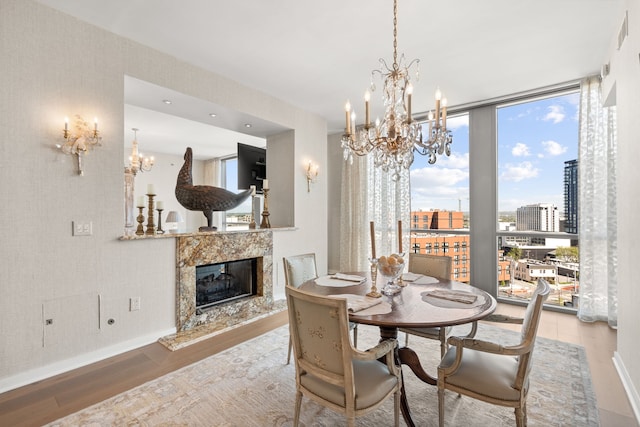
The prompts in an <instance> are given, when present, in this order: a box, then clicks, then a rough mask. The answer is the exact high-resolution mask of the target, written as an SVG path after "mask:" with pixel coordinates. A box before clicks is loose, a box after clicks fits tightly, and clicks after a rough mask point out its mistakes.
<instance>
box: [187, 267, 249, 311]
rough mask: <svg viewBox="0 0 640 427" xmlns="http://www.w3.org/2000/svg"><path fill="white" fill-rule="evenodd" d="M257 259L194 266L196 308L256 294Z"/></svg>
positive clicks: (199, 308)
mask: <svg viewBox="0 0 640 427" xmlns="http://www.w3.org/2000/svg"><path fill="white" fill-rule="evenodd" d="M257 264H258V263H257V259H256V258H251V259H242V260H236V261H227V262H221V263H216V264H207V265H199V266H196V310H197V311H201V310H203V309H205V308H207V307H211V306H214V305H217V304H221V303H224V302H229V301H233V300H237V299H240V298H245V297H250V296H253V295H256V294H257Z"/></svg>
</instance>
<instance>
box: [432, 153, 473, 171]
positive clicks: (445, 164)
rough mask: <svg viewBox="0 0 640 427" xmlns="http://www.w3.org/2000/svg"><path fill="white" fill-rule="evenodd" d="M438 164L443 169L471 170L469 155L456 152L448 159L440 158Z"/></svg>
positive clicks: (445, 157)
mask: <svg viewBox="0 0 640 427" xmlns="http://www.w3.org/2000/svg"><path fill="white" fill-rule="evenodd" d="M436 164H437V165H438V166H440V167H442V168H451V169H469V153H464V154H461V153H456V152H455V151H454V152H452V153H451V155H450V156H448V157H447V156H442V157H438V160H437V161H436ZM431 168H433V166H431Z"/></svg>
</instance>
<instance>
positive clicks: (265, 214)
mask: <svg viewBox="0 0 640 427" xmlns="http://www.w3.org/2000/svg"><path fill="white" fill-rule="evenodd" d="M262 192H263V193H264V210H263V211H262V222H261V223H260V228H271V224H270V223H269V202H268V197H269V189H268V188H263V189H262Z"/></svg>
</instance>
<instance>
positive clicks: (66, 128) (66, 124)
mask: <svg viewBox="0 0 640 427" xmlns="http://www.w3.org/2000/svg"><path fill="white" fill-rule="evenodd" d="M68 130H69V117H65V118H64V131H65V132H67V131H68Z"/></svg>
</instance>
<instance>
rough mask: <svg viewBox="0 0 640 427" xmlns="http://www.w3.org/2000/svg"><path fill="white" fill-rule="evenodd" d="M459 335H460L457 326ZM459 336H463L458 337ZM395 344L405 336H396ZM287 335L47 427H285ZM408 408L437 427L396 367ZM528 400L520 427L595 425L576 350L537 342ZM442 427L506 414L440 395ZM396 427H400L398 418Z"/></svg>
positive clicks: (432, 397) (427, 349) (290, 400)
mask: <svg viewBox="0 0 640 427" xmlns="http://www.w3.org/2000/svg"><path fill="white" fill-rule="evenodd" d="M459 328H462V327H459ZM358 329H359V333H358V347H359V348H361V349H366V348H369V347H371V346H373V345H375V344H376V343H377V341H378V330H377V328H374V327H370V326H366V325H360V327H359V328H358ZM458 331H459V334H464V333H465V330H464V329H459V330H458ZM477 337H478V338H484V339H490V340H496V341H500V342H502V343H504V344H509V343H513V342H515V341H516V340H517V334H516V333H514V332H512V331H508V330H504V329H499V328H497V327H494V326H488V325H484V324H481V325H479V330H478V335H477ZM401 340H404V335H402V336H401ZM287 344H288V327H287V326H283V327H280V328H278V329H275V330H273V331H271V332H269V333H266V334H264V335H262V336H260V337H257V338H255V339H253V340H250V341H247V342H244V343H242V344H240V345H238V346H235V347H233V348H230V349H228V350H226V351H224V352H222V353H219V354H216V355H214V356H211V357H209V358H207V359H204V360H202V361H200V362H197V363H194V364H193V365H190V366H187V367H184V368H182V369H180V370H178V371H175V372H172V373H170V374H167V375H165V376H163V377H161V378H158V379H155V380H153V381H150V382H148V383H146V384H143V385H141V386H139V387H136V388H134V389H132V390H129V391H127V392H124V393H122V394H120V395H118V396H115V397H113V398H111V399H108V400H105V401H103V402H100V403H98V404H96V405H94V406H92V407H89V408H86V409H84V410H82V411H79V412H77V413H75V414H72V415H69V416H67V417H65V418H62V419H60V420H57V421H55V422H53V423H51V424H49V425H50V426H124V425H127V426H234V427H235V426H238V427H240V426H242V427H247V426H256V427H258V426H260V427H262V426H291V425H293V412H294V400H295V378H294V373H295V368H294V365H293V364H291V365H285V363H286V357H287ZM409 344H410V347H411V348H413V349H414V350H416V351H417V352H418V354H419V355H420V358H421V362H422V365H423V366H424V367H425V369H426V370H427V371H428V372H430V373H432V375H433V374H435V368H436V366H437V363H438V359H439V355H440V350H439V343H438V342H437V341H433V340H427V339H421V338H418V337H411V339H410V343H409ZM404 370H405V375H404V377H405V384H406V388H407V396H408V400H409V405H410V407H411V411H412V414H413V418H414V421H415V422H416V425H418V426H436V425H437V424H438V401H437V390H436V388H435V387H433V386H430V385H427V384H424V383H422V382H421V381H420V380H418V379H417V378H416V377H415V376H414V375H413V373H412V372H411V371H410V370H409V369H408V368H406V367H405V369H404ZM530 382H531V386H530V392H529V397H528V400H527V406H528V419H529V426H545V427H548V426H572V427H574V426H599V420H598V409H597V405H596V399H595V394H594V392H593V388H592V385H591V377H590V374H589V365H588V364H587V360H586V355H585V352H584V349H583V348H582V347H581V346H578V345H573V344H568V343H563V342H559V341H554V340H549V339H544V338H538V340H537V343H536V349H535V354H534V363H533V370H532V372H531V375H530ZM301 414H302V415H301V420H300V421H301V423H300V424H301V425H302V426H306V427H310V426H314V427H316V426H327V427H329V426H337V425H346V420H345V419H344V418H343V417H342V415H340V414H336V413H334V412H332V411H330V410H327V409H324V408H323V407H321V406H319V405H317V404H315V403H313V402H310V401H309V400H308V399H305V398H303V404H302V411H301ZM445 420H446V425H447V426H465V427H471V426H482V427H485V426H510V427H511V426H514V425H515V417H514V414H513V410H512V409H510V408H501V407H498V406H494V405H489V404H486V403H484V402H479V401H477V400H474V399H471V398H468V397H464V396H463V397H458V396H457V395H456V394H454V393H448V394H447V400H446V415H445ZM392 424H393V403H392V401H391V400H389V402H387V403H386V404H385V405H384V406H383V407H382V408H380V409H379V410H377V411H375V412H374V413H372V414H370V415H368V416H366V417H362V418H358V419H357V421H356V425H357V426H388V425H392ZM401 425H405V424H404V421H403V420H402V417H401Z"/></svg>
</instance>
